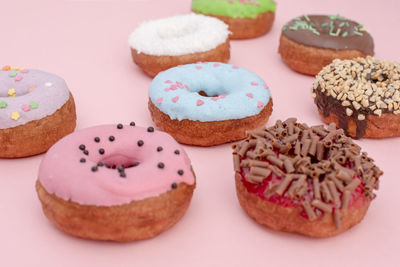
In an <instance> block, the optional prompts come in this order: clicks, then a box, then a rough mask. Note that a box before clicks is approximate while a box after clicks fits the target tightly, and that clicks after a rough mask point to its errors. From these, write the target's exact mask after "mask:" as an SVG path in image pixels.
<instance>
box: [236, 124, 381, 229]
mask: <svg viewBox="0 0 400 267" xmlns="http://www.w3.org/2000/svg"><path fill="white" fill-rule="evenodd" d="M233 149H234V152H233V158H234V166H235V171H236V172H237V173H239V174H240V175H241V176H242V179H244V180H246V181H247V182H249V183H252V184H259V183H263V182H265V180H266V179H267V180H266V181H267V183H268V184H267V186H266V189H265V191H264V196H265V198H266V200H268V199H269V198H270V197H272V196H274V195H275V197H276V195H280V196H283V197H287V198H290V199H292V200H293V202H294V203H297V204H298V205H299V207H300V210H303V211H304V212H305V214H306V215H307V218H308V219H309V220H311V221H313V220H316V219H317V218H319V217H321V216H323V215H324V214H325V213H327V214H331V215H330V216H332V223H334V224H335V225H336V227H340V225H341V224H340V223H341V219H342V213H343V212H342V210H345V209H347V207H348V204H349V202H350V199H351V195H352V193H353V192H354V191H355V190H357V188H359V187H360V186H361V187H362V192H363V193H362V194H363V195H364V197H366V198H367V199H369V200H372V199H373V198H374V197H375V194H374V192H373V190H374V189H378V185H379V177H380V176H381V175H382V174H383V172H382V171H381V170H380V169H379V168H378V167H377V166H375V164H374V163H373V160H372V159H371V158H369V157H368V156H367V154H366V153H365V152H361V148H360V147H359V146H358V145H356V144H354V143H353V141H352V140H351V138H349V137H347V136H346V135H345V134H344V131H343V130H342V129H336V125H335V124H330V125H329V126H328V128H325V127H324V126H323V125H320V126H313V127H308V126H307V125H306V124H300V123H297V122H296V119H294V118H291V119H288V120H286V121H283V122H282V121H280V120H278V121H277V122H276V124H275V125H274V126H272V127H270V128H265V127H264V128H261V129H258V130H255V131H249V132H248V137H247V139H245V140H244V141H243V142H241V143H239V144H235V145H233ZM271 179H273V181H274V183H271ZM350 203H351V202H350ZM300 212H301V211H300Z"/></svg>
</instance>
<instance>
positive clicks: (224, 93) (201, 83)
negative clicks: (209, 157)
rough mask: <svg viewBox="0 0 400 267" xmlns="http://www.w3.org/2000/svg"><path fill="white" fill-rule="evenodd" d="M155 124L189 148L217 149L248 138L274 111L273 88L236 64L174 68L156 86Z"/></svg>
mask: <svg viewBox="0 0 400 267" xmlns="http://www.w3.org/2000/svg"><path fill="white" fill-rule="evenodd" d="M149 98H150V99H149V109H150V113H151V116H152V118H153V121H154V122H155V123H156V125H157V126H159V127H160V128H162V129H163V130H164V131H166V132H168V133H170V134H171V135H172V136H173V137H174V138H175V139H176V140H177V141H178V142H180V143H183V144H190V145H198V146H212V145H218V144H222V143H227V142H232V141H236V140H240V139H243V138H245V136H246V131H247V130H252V129H256V128H258V127H260V126H261V125H264V124H265V123H266V122H267V120H268V118H269V116H270V114H271V112H272V99H271V94H270V91H269V87H268V85H267V84H266V83H265V82H264V80H263V79H261V78H260V77H259V76H257V75H256V74H254V73H253V72H251V71H249V70H247V69H244V68H241V67H238V66H236V65H230V64H223V63H219V62H202V63H197V64H188V65H183V66H179V67H175V68H171V69H169V70H167V71H164V72H162V73H160V74H158V75H157V76H156V77H155V78H154V79H153V81H152V83H151V84H150V88H149Z"/></svg>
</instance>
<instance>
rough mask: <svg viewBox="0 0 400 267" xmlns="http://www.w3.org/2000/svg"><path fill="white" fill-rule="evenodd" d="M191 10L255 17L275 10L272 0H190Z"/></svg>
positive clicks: (227, 15)
mask: <svg viewBox="0 0 400 267" xmlns="http://www.w3.org/2000/svg"><path fill="white" fill-rule="evenodd" d="M192 10H193V11H195V12H198V13H202V14H206V15H217V16H224V17H230V18H255V17H257V16H258V15H259V14H261V13H265V12H268V11H269V12H275V2H274V1H273V0H192Z"/></svg>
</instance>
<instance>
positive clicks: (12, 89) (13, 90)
mask: <svg viewBox="0 0 400 267" xmlns="http://www.w3.org/2000/svg"><path fill="white" fill-rule="evenodd" d="M8 96H9V97H15V96H16V93H15V89H14V88H11V89H9V90H8Z"/></svg>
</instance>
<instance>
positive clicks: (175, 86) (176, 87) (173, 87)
mask: <svg viewBox="0 0 400 267" xmlns="http://www.w3.org/2000/svg"><path fill="white" fill-rule="evenodd" d="M170 89H171V90H176V89H178V86H177V85H176V84H172V85H171V87H170Z"/></svg>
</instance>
